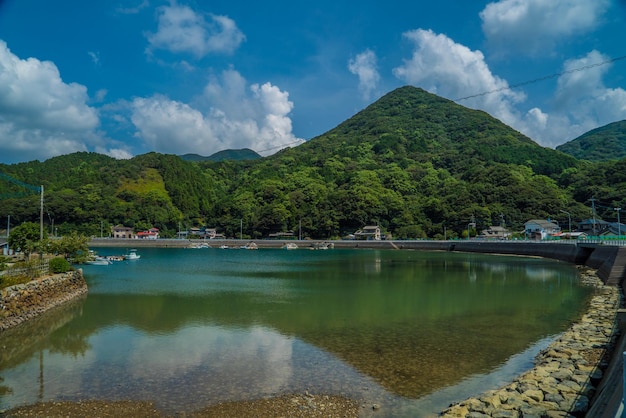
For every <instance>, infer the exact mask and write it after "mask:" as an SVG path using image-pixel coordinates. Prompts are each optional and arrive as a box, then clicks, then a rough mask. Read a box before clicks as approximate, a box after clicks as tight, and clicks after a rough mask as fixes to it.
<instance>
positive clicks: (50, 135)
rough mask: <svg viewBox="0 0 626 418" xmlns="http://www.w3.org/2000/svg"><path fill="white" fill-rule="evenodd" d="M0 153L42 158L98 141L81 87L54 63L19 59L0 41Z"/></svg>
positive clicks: (96, 121) (17, 158)
mask: <svg viewBox="0 0 626 418" xmlns="http://www.w3.org/2000/svg"><path fill="white" fill-rule="evenodd" d="M0 68H1V69H2V71H0V155H2V156H3V161H24V160H34V159H45V158H48V157H51V156H54V155H59V154H65V153H70V152H75V151H84V150H87V148H88V145H89V144H90V143H91V144H96V143H98V142H100V141H101V139H100V138H99V136H98V134H97V133H96V131H95V130H96V128H97V127H98V125H99V117H98V112H97V111H96V110H95V109H94V108H92V107H90V106H88V105H87V104H86V103H87V101H88V100H89V97H88V95H87V89H86V88H85V86H83V85H80V84H77V83H69V84H67V83H65V82H63V80H62V79H61V75H60V73H59V70H58V69H57V67H56V66H55V65H54V63H52V62H49V61H40V60H38V59H36V58H28V59H24V60H23V59H20V58H19V57H17V56H16V55H14V54H13V53H12V52H11V50H10V49H9V48H8V46H7V44H6V43H5V42H3V41H0Z"/></svg>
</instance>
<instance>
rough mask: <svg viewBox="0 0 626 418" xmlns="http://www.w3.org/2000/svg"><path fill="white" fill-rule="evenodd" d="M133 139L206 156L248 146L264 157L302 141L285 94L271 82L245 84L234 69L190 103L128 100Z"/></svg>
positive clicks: (169, 150)
mask: <svg viewBox="0 0 626 418" xmlns="http://www.w3.org/2000/svg"><path fill="white" fill-rule="evenodd" d="M131 108H132V116H131V120H132V122H133V124H134V125H135V128H136V129H137V132H136V134H135V136H136V137H138V138H140V139H142V140H143V141H145V142H146V143H147V144H148V145H149V146H150V147H151V148H152V149H154V150H155V151H158V152H165V153H173V154H185V153H197V154H201V155H211V154H213V153H215V152H218V151H221V150H224V149H240V148H250V149H253V150H255V151H257V152H259V153H261V154H263V155H269V154H272V153H274V152H276V151H278V150H279V149H281V148H285V147H287V146H290V145H296V144H299V143H302V142H304V141H303V140H302V139H299V138H296V137H295V136H294V135H293V133H292V124H291V119H290V118H289V116H288V115H289V113H290V112H291V110H292V109H293V103H292V102H290V101H289V94H288V93H287V92H283V91H281V90H280V89H279V88H278V87H276V86H273V85H272V84H270V83H265V84H263V85H259V84H252V85H251V86H249V87H247V83H246V81H245V79H244V78H243V77H241V75H240V74H239V73H238V72H237V71H235V70H228V71H225V72H224V73H223V74H222V77H221V79H218V78H217V77H215V78H213V79H212V80H211V81H209V83H208V84H207V86H206V87H205V89H204V92H203V94H202V97H199V98H198V99H197V100H196V103H195V104H194V105H193V106H192V105H190V104H187V103H182V102H179V101H175V100H171V99H169V98H167V97H165V96H162V95H154V96H152V97H149V98H136V99H135V100H133V102H132V104H131Z"/></svg>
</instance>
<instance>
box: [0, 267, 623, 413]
mask: <svg viewBox="0 0 626 418" xmlns="http://www.w3.org/2000/svg"><path fill="white" fill-rule="evenodd" d="M579 268H580V278H581V281H582V282H583V283H585V284H586V285H589V286H593V287H595V288H596V291H595V292H594V295H593V296H592V298H591V300H590V301H589V304H588V306H587V308H586V310H585V311H584V314H583V315H582V316H581V318H580V320H578V321H577V322H576V323H574V324H572V325H571V326H570V328H568V330H566V331H565V332H563V333H562V334H561V335H560V337H559V338H557V340H556V341H555V342H553V343H552V344H550V346H548V347H547V348H546V349H544V350H542V351H541V352H540V353H539V354H538V355H537V356H536V357H535V360H534V363H535V365H534V366H533V368H532V369H531V370H529V371H527V372H525V373H522V374H521V375H520V376H518V377H517V378H516V379H514V381H513V382H511V383H510V384H508V385H506V386H505V387H502V388H499V389H494V390H490V391H488V392H485V393H483V394H482V395H479V396H478V397H474V398H470V399H467V400H464V401H462V402H458V403H456V404H454V405H451V406H450V407H449V408H447V409H445V410H444V411H442V412H440V414H439V416H444V417H466V416H474V415H476V414H484V416H500V415H497V414H496V413H501V412H502V411H509V412H511V413H513V412H514V411H517V412H518V413H519V412H522V411H524V412H523V413H526V414H527V413H530V412H533V413H536V414H538V416H542V414H547V413H553V414H557V413H568V414H573V415H575V416H582V415H580V414H581V413H583V412H584V411H587V410H588V409H589V408H590V407H591V406H592V404H593V401H594V400H595V399H594V397H595V395H596V394H597V392H598V388H599V387H600V385H601V384H602V380H603V377H604V374H605V373H606V371H607V370H606V369H607V367H608V364H609V360H610V358H611V357H614V355H615V353H614V351H615V350H614V349H615V343H616V338H617V328H616V314H617V310H618V308H619V306H620V302H621V296H620V294H619V289H618V288H617V287H615V286H609V285H605V284H603V283H602V281H601V280H600V279H599V278H598V276H597V274H596V272H595V271H592V270H590V269H587V268H584V267H580V266H579ZM379 408H381V407H380V406H378V405H376V404H373V403H372V401H371V400H368V399H349V398H346V397H343V396H341V395H332V394H314V395H310V394H308V393H305V394H287V395H281V396H277V397H272V398H263V399H254V400H247V401H233V402H220V403H218V404H213V405H209V406H207V407H205V408H203V409H202V410H199V411H195V412H193V413H191V414H190V415H189V416H193V417H209V416H245V415H248V414H250V413H251V412H255V413H260V412H261V411H264V414H265V415H264V416H272V415H277V414H278V415H283V416H328V417H334V416H338V417H358V416H370V415H372V414H376V413H380V414H382V415H385V411H384V407H382V408H381V410H380V411H378V409H379ZM44 411H45V415H46V416H51V417H54V416H59V417H61V416H84V415H85V414H87V415H94V414H95V415H97V416H121V415H126V416H129V414H130V415H132V416H140V417H142V416H146V417H148V416H150V417H153V416H154V417H161V416H165V415H162V414H161V413H160V412H159V411H158V410H156V409H155V408H154V406H153V405H152V403H150V402H146V401H130V400H126V401H115V402H109V401H102V400H84V401H77V402H60V401H51V402H44V403H37V404H32V405H26V406H21V407H17V408H14V409H11V410H8V411H0V414H3V416H9V417H11V416H15V417H21V416H39V415H40V414H41V413H42V412H44ZM55 411H56V412H55ZM107 414H110V415H107ZM316 414H318V415H316ZM493 414H496V415H493ZM511 416H517V415H511ZM550 416H552V415H550ZM554 416H562V415H554Z"/></svg>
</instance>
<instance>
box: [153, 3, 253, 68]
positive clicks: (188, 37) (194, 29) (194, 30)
mask: <svg viewBox="0 0 626 418" xmlns="http://www.w3.org/2000/svg"><path fill="white" fill-rule="evenodd" d="M158 13H159V18H158V19H159V23H158V31H157V32H156V33H152V34H148V36H147V38H148V41H149V43H150V48H149V49H148V52H151V51H152V49H165V50H168V51H170V52H175V53H190V54H193V55H194V56H196V57H197V58H201V57H204V56H205V55H207V54H209V53H213V52H219V53H232V52H234V51H235V50H236V49H237V48H238V47H239V45H240V44H241V43H242V42H243V41H244V40H245V35H244V34H243V33H242V32H241V31H240V30H239V28H237V25H236V24H235V22H234V21H233V20H232V19H230V18H229V17H227V16H218V15H208V17H209V19H210V20H209V21H207V20H206V19H205V17H204V16H203V15H200V14H198V13H196V12H194V11H193V10H192V9H191V8H190V7H188V6H178V5H176V4H172V5H170V6H162V7H160V8H159V9H158Z"/></svg>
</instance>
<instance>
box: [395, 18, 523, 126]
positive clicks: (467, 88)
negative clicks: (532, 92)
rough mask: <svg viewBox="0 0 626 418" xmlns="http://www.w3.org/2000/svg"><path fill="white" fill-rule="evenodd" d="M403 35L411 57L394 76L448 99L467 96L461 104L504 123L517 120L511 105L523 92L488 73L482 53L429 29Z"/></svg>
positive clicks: (521, 97)
mask: <svg viewBox="0 0 626 418" xmlns="http://www.w3.org/2000/svg"><path fill="white" fill-rule="evenodd" d="M404 37H405V38H406V39H408V40H410V41H411V42H413V43H414V45H415V49H414V51H413V56H412V57H411V59H408V60H405V61H404V64H403V65H402V66H400V67H397V68H394V70H393V73H394V75H395V76H396V77H398V78H399V79H401V80H403V81H404V82H406V83H409V84H413V85H416V86H420V87H422V88H424V89H425V90H428V91H430V92H431V93H435V94H437V95H439V96H443V97H446V98H448V99H451V100H456V99H460V98H464V97H468V99H466V100H462V101H461V104H463V105H464V106H468V107H472V108H475V109H482V110H485V111H487V112H489V113H490V114H491V115H493V116H494V117H496V118H498V119H500V120H502V121H503V122H505V123H507V124H512V123H514V122H515V121H516V120H517V119H518V116H517V115H516V111H515V109H514V107H513V104H514V103H517V102H520V101H522V100H524V95H523V94H521V93H516V92H514V91H512V90H509V88H508V87H509V85H508V83H507V82H506V81H505V80H503V79H501V78H499V77H498V76H496V75H494V74H492V72H491V70H490V69H489V66H488V65H487V63H486V62H485V57H484V55H483V54H482V52H480V51H472V50H470V49H469V48H467V47H466V46H464V45H461V44H458V43H456V42H454V41H453V40H452V39H450V38H448V37H447V36H445V35H442V34H435V33H434V32H433V31H431V30H423V29H417V30H414V31H409V32H406V33H404ZM484 92H492V93H490V94H481V93H484ZM470 96H472V97H470Z"/></svg>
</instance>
